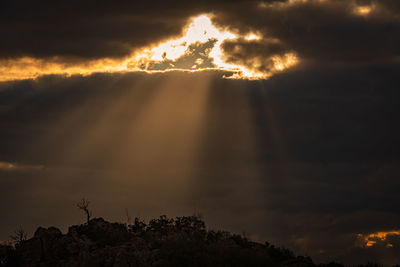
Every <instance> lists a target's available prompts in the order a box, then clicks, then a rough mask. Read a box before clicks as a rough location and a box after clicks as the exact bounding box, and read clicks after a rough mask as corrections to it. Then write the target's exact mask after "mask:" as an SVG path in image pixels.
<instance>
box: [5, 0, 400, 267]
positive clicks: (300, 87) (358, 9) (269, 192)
mask: <svg viewBox="0 0 400 267" xmlns="http://www.w3.org/2000/svg"><path fill="white" fill-rule="evenodd" d="M0 5H1V8H0V22H1V23H0V25H1V26H0V35H1V36H2V42H0V58H1V59H0V62H3V63H4V62H6V61H8V62H9V61H12V60H17V59H20V58H23V57H29V58H33V59H37V60H44V61H46V60H57V61H60V62H63V63H65V64H75V63H76V62H79V64H86V63H87V62H90V61H89V60H93V59H121V58H124V57H127V56H129V55H131V54H132V53H134V52H135V51H137V50H138V49H142V48H143V47H147V46H152V45H154V44H158V43H160V42H162V41H165V40H170V39H172V38H176V37H178V36H180V35H181V34H182V33H183V31H184V27H185V26H186V25H187V22H188V19H189V18H190V17H193V16H196V15H199V14H213V17H212V20H213V23H214V25H216V26H217V27H219V29H221V30H222V29H224V30H229V31H230V32H232V33H235V34H238V35H240V36H241V37H240V38H237V39H232V40H226V41H225V42H224V43H223V44H222V50H223V51H224V59H225V60H226V62H228V63H231V64H240V65H243V66H246V67H248V68H251V69H257V70H258V71H269V70H270V69H271V68H273V64H276V63H274V62H271V57H273V56H276V55H283V54H285V53H293V54H295V55H296V56H297V58H298V63H297V64H296V65H295V66H293V67H291V68H287V69H284V70H282V71H281V72H279V73H274V75H273V76H271V77H269V79H267V80H263V79H259V80H246V79H240V80H234V79H225V78H224V77H229V76H230V73H229V72H227V71H221V70H219V71H218V70H211V69H209V70H203V71H199V72H182V71H171V72H165V73H151V74H150V73H146V72H135V71H133V72H113V73H102V72H101V71H100V72H97V71H96V72H95V73H91V74H87V75H84V76H82V75H45V76H40V77H38V78H36V79H26V80H14V81H4V82H1V83H0V185H1V186H0V195H1V201H0V213H1V214H2V218H4V219H2V221H1V223H0V240H1V239H3V240H4V239H7V238H8V235H9V234H10V233H12V231H13V229H14V228H15V226H17V225H20V224H23V226H24V227H25V228H26V229H27V230H28V232H30V233H33V231H34V229H35V227H37V226H39V225H43V226H46V225H56V226H61V227H66V226H67V225H70V224H71V223H79V222H80V221H81V218H80V217H79V213H78V211H77V210H76V209H75V208H74V203H75V202H76V201H77V200H79V199H80V198H81V197H83V196H85V197H88V198H89V199H90V200H92V203H93V204H94V212H95V216H104V217H106V218H109V219H114V220H123V217H124V208H129V209H130V211H131V213H132V214H133V215H135V216H141V217H142V218H150V217H151V216H157V215H160V214H162V213H166V214H168V215H170V216H174V215H182V214H185V213H186V214H187V213H193V212H200V213H202V214H203V215H204V216H205V219H206V221H207V222H209V224H210V227H215V228H225V229H228V230H232V231H235V232H242V231H245V232H246V233H248V234H249V235H250V237H251V238H253V239H255V240H258V241H265V240H267V241H269V242H270V243H272V244H276V245H284V246H287V247H289V248H291V249H294V251H295V252H296V253H304V254H308V255H310V256H312V257H313V258H314V259H315V260H316V261H317V262H326V261H330V260H337V261H340V262H346V263H351V264H353V263H354V264H355V263H365V262H367V261H379V262H381V263H384V264H395V263H399V262H400V258H399V256H398V255H400V253H399V252H400V251H399V249H400V247H399V242H398V236H390V240H389V241H382V242H381V241H380V240H378V241H379V242H377V243H376V245H375V246H372V247H367V246H366V244H365V242H364V243H363V242H362V240H361V241H360V238H359V236H360V234H361V235H368V234H371V233H375V232H384V231H393V230H399V221H400V210H399V207H398V205H396V204H397V203H399V201H400V199H399V194H398V191H399V189H400V184H399V181H398V180H399V179H398V177H399V175H400V167H399V166H400V164H399V162H400V153H399V151H400V141H399V138H398V136H400V126H399V124H398V118H399V116H400V108H399V105H398V98H399V94H400V93H399V91H398V85H399V83H400V80H399V75H398V73H399V72H400V64H399V63H400V48H399V47H400V4H399V2H398V1H395V0H392V1H391V0H382V1H373V0H371V1H344V0H325V1H317V0H314V1H313V0H309V1H293V0H292V1H193V2H191V1H168V2H165V1H151V2H149V1H147V2H137V1H136V2H134V1H118V2H110V1H85V2H82V1H68V2H63V1H57V2H55V1H39V2H36V3H33V2H32V1H3V2H2V3H1V4H0ZM249 33H254V34H255V35H257V36H259V37H260V38H255V39H246V38H244V37H245V36H246V35H247V34H249ZM199 47H200V46H199ZM195 48H196V46H193V47H192V49H195ZM203 48H204V47H203ZM199 55H200V52H198V51H197V52H193V53H192V54H190V56H187V57H186V58H189V59H192V58H193V60H195V58H196V57H198V56H199ZM201 57H202V59H203V62H205V63H204V65H207V66H209V65H211V61H210V59H207V58H206V56H204V53H202V54H201ZM186 58H185V60H186ZM207 60H208V61H207ZM182 64H186V61H182ZM2 70H3V71H7V68H3V69H2ZM388 242H391V243H390V244H391V245H392V246H388V245H387V244H388Z"/></svg>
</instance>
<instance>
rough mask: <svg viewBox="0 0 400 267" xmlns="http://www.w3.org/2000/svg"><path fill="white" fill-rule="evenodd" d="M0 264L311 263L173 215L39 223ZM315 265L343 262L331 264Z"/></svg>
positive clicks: (4, 251) (0, 254)
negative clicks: (68, 223) (45, 225)
mask: <svg viewBox="0 0 400 267" xmlns="http://www.w3.org/2000/svg"><path fill="white" fill-rule="evenodd" d="M127 214H128V213H127ZM127 217H128V218H129V221H130V216H127ZM0 266H1V267H9V266H16V267H18V266H32V267H33V266H40V267H48V266H60V267H62V266H83V267H85V266H88V267H89V266H121V267H122V266H138V267H139V266H143V267H147V266H160V267H161V266H162V267H168V266H174V267H180V266H182V267H187V266H193V267H200V266H222V267H223V266H243V267H244V266H246V267H247V266H293V267H294V266H304V267H307V266H310V267H311V266H316V265H315V264H314V263H313V261H312V260H311V258H309V257H303V256H296V255H295V254H294V253H293V252H291V251H290V250H288V249H285V248H279V247H274V246H273V245H270V244H269V243H267V242H266V243H265V244H260V243H256V242H252V241H250V240H248V239H247V238H245V237H243V236H241V235H237V234H232V233H230V232H226V231H215V230H208V229H207V228H206V225H205V223H204V221H203V220H202V219H201V218H200V217H198V216H183V217H177V218H175V219H173V218H168V217H167V216H165V215H162V216H160V217H159V218H156V219H152V220H150V221H149V222H148V223H145V222H144V221H142V220H141V219H139V218H135V219H134V220H133V222H132V223H130V222H129V223H125V224H123V223H111V222H107V221H105V220H104V219H103V218H94V219H91V220H89V221H88V222H87V223H85V224H82V225H75V226H71V227H69V229H68V232H67V233H66V234H62V233H61V231H60V230H59V229H57V228H55V227H50V228H47V229H46V228H42V227H39V228H38V229H37V230H36V232H35V233H34V236H33V237H32V238H30V239H27V240H22V241H21V242H18V243H15V246H11V245H2V246H0ZM319 266H320V267H325V266H326V267H328V266H329V267H341V266H343V265H341V264H337V263H333V262H332V263H329V264H325V265H319ZM360 266H361V265H360ZM368 266H369V267H377V265H372V264H370V265H368Z"/></svg>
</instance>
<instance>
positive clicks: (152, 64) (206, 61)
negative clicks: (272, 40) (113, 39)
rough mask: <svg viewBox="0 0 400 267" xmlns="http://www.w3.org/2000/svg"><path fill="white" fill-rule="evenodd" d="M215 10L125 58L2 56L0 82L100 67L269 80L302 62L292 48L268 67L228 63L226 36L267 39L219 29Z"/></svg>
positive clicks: (82, 72) (86, 71)
mask: <svg viewBox="0 0 400 267" xmlns="http://www.w3.org/2000/svg"><path fill="white" fill-rule="evenodd" d="M211 18H212V15H209V14H203V15H200V16H197V17H193V18H192V19H191V20H190V22H189V23H188V26H187V27H186V28H185V31H184V34H183V36H181V37H179V38H176V39H172V40H168V41H165V42H162V43H159V44H154V45H150V46H148V47H143V48H142V49H140V50H139V51H134V52H133V53H132V55H130V56H128V57H126V58H124V59H107V58H105V59H98V60H89V61H87V62H83V63H75V64H74V63H67V62H65V60H63V59H62V58H58V57H55V58H52V59H37V58H31V57H23V58H18V59H10V60H0V81H9V80H22V79H35V78H37V77H39V76H42V75H51V74H64V75H74V74H79V75H90V74H92V73H96V72H111V73H114V72H147V73H153V72H166V71H187V72H194V71H203V70H218V71H226V72H229V73H232V75H230V76H228V77H225V78H230V79H267V78H269V77H271V76H272V75H274V74H276V73H278V72H282V71H284V70H286V69H288V68H290V67H292V66H294V65H296V64H297V63H298V58H297V56H296V55H295V54H294V53H293V52H291V53H286V54H283V55H278V54H275V55H271V56H269V57H266V58H265V60H266V61H268V62H272V63H273V65H272V66H271V67H270V68H269V69H267V70H262V71H261V70H259V69H258V68H257V66H259V65H260V64H259V62H256V61H254V62H253V63H254V64H253V65H251V64H250V65H249V62H251V60H249V62H246V63H243V64H239V63H235V64H233V63H230V62H227V60H226V58H227V55H226V54H225V52H224V51H223V49H222V45H223V43H224V42H225V41H227V40H230V41H235V40H239V39H242V40H243V39H244V40H246V41H248V42H257V41H260V40H262V39H263V37H262V36H261V35H260V34H259V33H254V32H249V33H247V34H245V35H240V34H237V33H232V32H230V31H228V30H227V29H222V28H217V27H216V26H215V25H213V23H212V21H211Z"/></svg>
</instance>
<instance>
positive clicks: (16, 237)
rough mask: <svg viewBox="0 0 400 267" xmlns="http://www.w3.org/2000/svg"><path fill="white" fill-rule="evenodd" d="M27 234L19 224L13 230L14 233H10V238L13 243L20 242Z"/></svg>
mask: <svg viewBox="0 0 400 267" xmlns="http://www.w3.org/2000/svg"><path fill="white" fill-rule="evenodd" d="M26 237H27V234H26V232H25V230H24V229H23V228H22V226H19V227H18V228H17V229H15V230H14V234H12V235H10V239H11V241H12V242H13V243H15V244H20V243H21V242H22V241H25V240H26Z"/></svg>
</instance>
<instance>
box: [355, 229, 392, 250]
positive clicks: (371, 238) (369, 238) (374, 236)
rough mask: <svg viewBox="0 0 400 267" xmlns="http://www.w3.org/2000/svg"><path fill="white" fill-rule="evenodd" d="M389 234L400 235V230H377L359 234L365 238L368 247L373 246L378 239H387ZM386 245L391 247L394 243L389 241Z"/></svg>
mask: <svg viewBox="0 0 400 267" xmlns="http://www.w3.org/2000/svg"><path fill="white" fill-rule="evenodd" d="M389 235H398V236H400V231H387V232H376V233H371V234H368V235H363V234H359V235H358V236H359V237H360V238H361V239H362V240H363V242H364V245H365V246H366V247H373V246H375V245H376V243H377V242H378V241H386V240H387V237H388V236H389ZM386 247H388V248H391V247H393V244H390V243H387V244H386Z"/></svg>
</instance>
